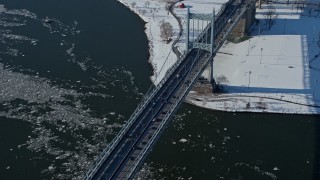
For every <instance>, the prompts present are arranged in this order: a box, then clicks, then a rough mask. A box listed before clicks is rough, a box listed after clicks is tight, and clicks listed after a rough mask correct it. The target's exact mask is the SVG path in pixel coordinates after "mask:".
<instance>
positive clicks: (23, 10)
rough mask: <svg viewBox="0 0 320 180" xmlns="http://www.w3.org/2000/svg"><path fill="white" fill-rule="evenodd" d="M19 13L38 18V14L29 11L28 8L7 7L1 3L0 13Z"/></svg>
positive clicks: (19, 14)
mask: <svg viewBox="0 0 320 180" xmlns="http://www.w3.org/2000/svg"><path fill="white" fill-rule="evenodd" d="M3 14H6V15H18V16H24V17H27V18H31V19H37V15H36V14H35V13H32V12H30V11H28V10H27V9H7V8H5V6H4V5H3V4H0V15H3Z"/></svg>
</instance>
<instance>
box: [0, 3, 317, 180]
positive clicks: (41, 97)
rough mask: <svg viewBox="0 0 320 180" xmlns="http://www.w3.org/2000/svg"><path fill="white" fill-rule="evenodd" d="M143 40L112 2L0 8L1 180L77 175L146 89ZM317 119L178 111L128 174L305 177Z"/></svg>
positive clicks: (131, 18) (312, 169) (313, 160)
mask: <svg viewBox="0 0 320 180" xmlns="http://www.w3.org/2000/svg"><path fill="white" fill-rule="evenodd" d="M46 16H48V17H49V18H50V19H52V22H51V23H44V22H43V19H44V18H45V17H46ZM143 31H144V22H143V21H142V20H141V19H140V18H139V17H138V16H137V15H135V14H133V13H132V12H130V11H129V10H128V9H127V8H126V7H124V6H123V5H121V4H120V3H118V2H116V1H115V0H110V1H109V0H90V1H89V0H68V1H57V0H56V1H52V0H42V1H39V0H29V1H19V0H1V1H0V41H1V42H0V74H1V75H0V147H1V148H0V162H1V163H0V179H71V178H77V177H80V176H81V174H82V173H83V172H84V171H85V170H86V168H87V167H88V165H89V164H90V163H91V162H92V158H93V157H94V156H96V155H97V154H99V152H101V150H102V148H103V147H105V146H106V144H107V143H108V142H110V141H111V139H112V138H113V137H114V136H115V134H116V132H118V131H119V130H120V128H121V126H122V125H123V124H124V123H125V121H126V120H127V119H128V118H129V116H130V114H131V112H132V111H133V110H134V108H135V106H136V105H137V103H139V100H140V99H141V98H142V95H143V94H144V93H145V92H146V91H147V89H148V87H149V86H150V85H151V81H150V79H149V77H150V75H151V74H152V68H151V66H150V64H149V63H148V57H149V55H148V42H147V39H146V36H145V34H144V32H143ZM319 119H320V118H319V116H300V115H274V114H253V113H241V114H239V113H226V112H216V111H209V110H204V109H201V108H198V107H194V106H191V105H187V104H183V105H182V107H181V108H180V110H179V111H178V113H177V114H176V115H175V117H174V118H173V120H172V122H171V124H170V126H169V127H168V129H167V130H166V131H164V133H163V135H162V137H161V138H160V140H159V142H158V143H157V144H156V146H155V147H154V148H153V150H152V151H151V153H150V154H149V156H148V158H147V159H146V161H145V163H144V166H143V168H142V170H141V171H140V173H139V176H140V177H143V178H144V179H151V178H154V179H315V178H316V173H319V168H320V165H319V163H320V160H319V156H320V155H319V152H320V145H319V144H320V120H319Z"/></svg>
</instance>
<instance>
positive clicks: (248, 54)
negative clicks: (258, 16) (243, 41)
mask: <svg viewBox="0 0 320 180" xmlns="http://www.w3.org/2000/svg"><path fill="white" fill-rule="evenodd" d="M249 49H250V39H249V43H248V53H247V56H249Z"/></svg>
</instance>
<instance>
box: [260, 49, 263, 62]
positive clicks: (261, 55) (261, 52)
mask: <svg viewBox="0 0 320 180" xmlns="http://www.w3.org/2000/svg"><path fill="white" fill-rule="evenodd" d="M262 51H263V48H261V54H260V64H261V60H262Z"/></svg>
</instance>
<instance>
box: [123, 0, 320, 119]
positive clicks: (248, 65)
mask: <svg viewBox="0 0 320 180" xmlns="http://www.w3.org/2000/svg"><path fill="white" fill-rule="evenodd" d="M119 1H120V2H122V3H123V4H125V5H127V6H128V7H129V8H130V9H132V10H133V11H135V12H136V13H137V14H139V15H140V16H141V17H142V18H143V19H144V20H145V21H146V22H147V24H146V27H147V29H146V33H147V35H148V38H149V41H150V52H151V53H150V54H151V57H150V62H151V63H152V64H153V66H154V69H155V70H154V71H155V75H154V76H153V77H152V79H153V80H154V81H155V82H156V83H157V82H159V80H160V79H161V77H163V75H164V73H163V72H164V71H163V70H161V69H162V68H161V67H162V66H164V67H163V69H167V68H168V67H170V66H171V65H172V64H173V63H174V62H175V61H176V59H177V57H176V56H175V55H174V53H172V52H171V45H172V42H171V43H168V44H166V43H165V42H164V41H162V40H161V38H160V28H159V24H160V22H161V21H166V22H170V23H171V24H172V26H173V29H174V32H175V37H173V38H177V35H178V32H179V27H178V22H177V20H176V19H175V18H174V17H173V16H172V15H171V14H170V13H169V12H168V11H167V10H166V8H165V6H166V4H167V3H172V2H175V1H165V0H153V1H148V2H149V3H146V2H147V1H146V0H119ZM183 2H184V3H185V4H186V5H187V6H190V7H191V8H190V9H191V12H196V13H211V12H212V9H213V8H215V9H216V12H218V10H219V8H220V7H221V5H222V4H223V3H224V2H226V0H217V1H214V2H212V1H209V0H198V1H191V0H186V1H183ZM270 6H272V7H274V8H275V10H276V13H277V14H278V17H277V19H276V21H275V23H274V25H273V26H272V27H271V29H270V30H267V29H266V28H265V20H264V19H265V17H264V13H265V12H267V11H268V10H269V9H270ZM174 11H175V13H176V14H177V15H178V16H179V17H180V18H181V21H182V24H183V25H184V24H185V16H186V9H180V8H175V9H174ZM256 18H257V19H258V20H259V22H260V23H259V25H256V26H255V27H254V29H253V31H252V38H250V40H246V41H243V42H241V43H238V44H233V43H225V45H224V46H223V47H222V48H221V50H220V53H218V55H217V56H216V57H215V59H214V60H215V62H214V74H215V76H216V77H217V76H221V75H223V76H225V77H226V78H227V80H228V81H227V82H225V83H222V85H223V86H224V89H225V90H226V91H227V92H228V93H224V94H220V95H213V94H210V95H205V96H203V95H201V94H197V93H196V92H193V93H190V95H189V96H188V98H187V101H188V102H190V103H192V104H195V105H198V106H201V107H204V108H209V109H217V110H224V111H248V112H275V113H298V114H313V113H320V108H319V107H320V86H319V80H318V79H319V78H318V77H319V75H320V72H319V70H320V67H319V66H320V57H318V55H319V54H320V42H319V41H320V37H319V36H320V16H319V13H318V11H314V10H311V11H309V7H308V6H307V7H306V8H305V9H304V11H301V10H297V9H296V8H295V6H292V5H291V4H289V5H286V4H263V5H262V9H257V14H256ZM184 28H185V27H184ZM259 31H260V32H259ZM191 34H192V33H191ZM183 36H184V35H183ZM183 36H182V38H181V39H180V42H178V43H177V45H178V46H179V50H180V51H181V52H183V51H184V50H185V44H184V42H185V41H184V37H183ZM163 64H164V65H163ZM208 70H209V68H208ZM159 74H160V76H158V79H156V77H157V75H159ZM208 74H209V73H208V72H205V73H204V75H208ZM196 99H197V100H196Z"/></svg>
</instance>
